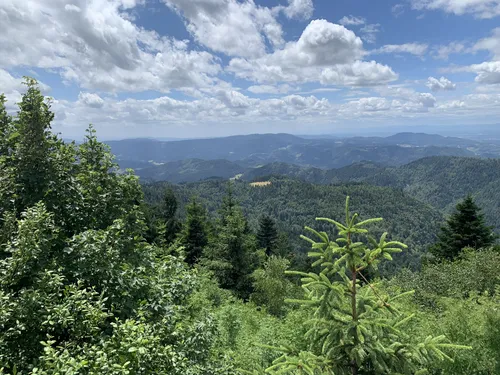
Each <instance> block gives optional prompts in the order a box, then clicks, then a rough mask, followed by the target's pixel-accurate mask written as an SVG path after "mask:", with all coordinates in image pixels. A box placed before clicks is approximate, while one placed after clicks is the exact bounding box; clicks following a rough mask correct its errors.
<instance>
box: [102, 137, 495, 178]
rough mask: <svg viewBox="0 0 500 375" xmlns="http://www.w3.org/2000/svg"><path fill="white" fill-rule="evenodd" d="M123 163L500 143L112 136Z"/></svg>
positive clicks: (406, 156) (477, 147)
mask: <svg viewBox="0 0 500 375" xmlns="http://www.w3.org/2000/svg"><path fill="white" fill-rule="evenodd" d="M107 143H108V144H109V145H110V146H111V149H112V151H113V153H114V154H115V155H116V156H117V159H118V161H119V162H120V163H121V165H123V166H126V162H125V161H130V162H134V163H137V162H141V163H144V162H155V163H167V162H172V161H178V160H185V159H202V160H219V159H225V160H229V161H232V162H236V163H237V164H239V165H241V166H244V167H257V166H262V165H265V164H270V163H287V164H295V165H299V166H308V167H316V168H322V169H331V168H340V167H344V166H347V165H350V164H352V163H357V162H362V161H365V160H368V161H371V162H374V163H378V164H383V165H386V166H398V165H402V164H406V163H409V162H412V161H414V160H417V159H420V158H423V157H428V156H439V155H444V156H481V157H498V156H500V145H498V144H494V143H493V142H491V143H481V142H477V141H471V140H466V139H462V138H454V137H442V136H439V135H429V134H420V133H399V134H396V135H393V136H390V137H385V138H383V137H352V138H344V139H332V138H324V139H304V138H300V137H297V136H293V135H290V134H253V135H242V136H233V137H224V138H212V139H191V140H184V141H173V142H164V141H159V140H152V139H128V140H122V141H110V142H107Z"/></svg>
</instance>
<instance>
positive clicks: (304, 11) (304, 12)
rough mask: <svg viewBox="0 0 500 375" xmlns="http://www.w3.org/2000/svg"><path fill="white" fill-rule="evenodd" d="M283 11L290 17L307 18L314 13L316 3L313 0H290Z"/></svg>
mask: <svg viewBox="0 0 500 375" xmlns="http://www.w3.org/2000/svg"><path fill="white" fill-rule="evenodd" d="M283 11H284V13H285V15H286V16H287V17H288V18H296V19H303V20H307V19H309V18H311V17H312V15H313V12H314V5H313V2H312V0H288V6H287V7H284V9H283Z"/></svg>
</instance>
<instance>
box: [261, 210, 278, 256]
mask: <svg viewBox="0 0 500 375" xmlns="http://www.w3.org/2000/svg"><path fill="white" fill-rule="evenodd" d="M257 241H258V244H259V247H260V248H261V249H265V250H266V255H267V256H270V255H271V254H273V253H274V252H275V251H276V248H277V245H278V230H277V229H276V224H275V223H274V220H273V219H272V218H271V217H269V216H267V215H264V216H261V218H260V220H259V231H258V232H257Z"/></svg>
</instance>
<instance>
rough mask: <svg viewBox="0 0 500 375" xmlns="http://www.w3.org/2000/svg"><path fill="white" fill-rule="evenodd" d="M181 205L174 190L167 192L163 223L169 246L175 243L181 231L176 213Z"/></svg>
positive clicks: (163, 208)
mask: <svg viewBox="0 0 500 375" xmlns="http://www.w3.org/2000/svg"><path fill="white" fill-rule="evenodd" d="M178 206H179V204H178V202H177V198H176V196H175V193H174V191H173V190H172V188H168V189H166V190H165V193H164V195H163V205H162V207H161V211H162V218H163V223H164V225H165V229H164V230H165V243H166V244H167V245H169V244H171V243H172V242H174V240H175V237H176V236H177V233H178V232H179V230H180V223H179V221H178V220H177V217H176V213H177V208H178Z"/></svg>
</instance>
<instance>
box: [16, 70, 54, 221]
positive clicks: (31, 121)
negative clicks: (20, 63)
mask: <svg viewBox="0 0 500 375" xmlns="http://www.w3.org/2000/svg"><path fill="white" fill-rule="evenodd" d="M24 84H25V85H26V86H27V91H26V93H25V94H24V95H23V97H22V99H21V102H20V103H19V112H18V114H17V117H16V119H15V120H14V122H13V123H14V129H13V130H14V132H13V133H11V134H10V135H9V139H10V140H11V141H12V140H14V141H15V144H14V147H13V151H12V156H11V157H12V164H13V165H14V166H15V168H16V186H17V195H18V196H19V197H20V199H18V200H17V203H18V204H17V210H18V212H21V211H23V210H24V209H25V208H27V207H31V206H33V205H34V204H35V203H37V202H38V201H40V200H41V199H42V198H43V197H44V196H45V193H46V192H47V190H48V189H49V184H50V182H51V181H52V178H53V168H52V167H53V165H52V157H51V156H52V155H51V154H53V152H54V148H55V147H56V141H55V139H54V138H55V137H54V136H53V135H52V133H51V132H50V129H51V125H50V123H51V121H52V120H53V119H54V113H53V112H51V110H50V106H51V101H50V99H48V98H45V97H44V96H43V95H42V94H41V92H40V89H39V87H38V84H37V82H36V80H34V79H32V78H25V81H24Z"/></svg>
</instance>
